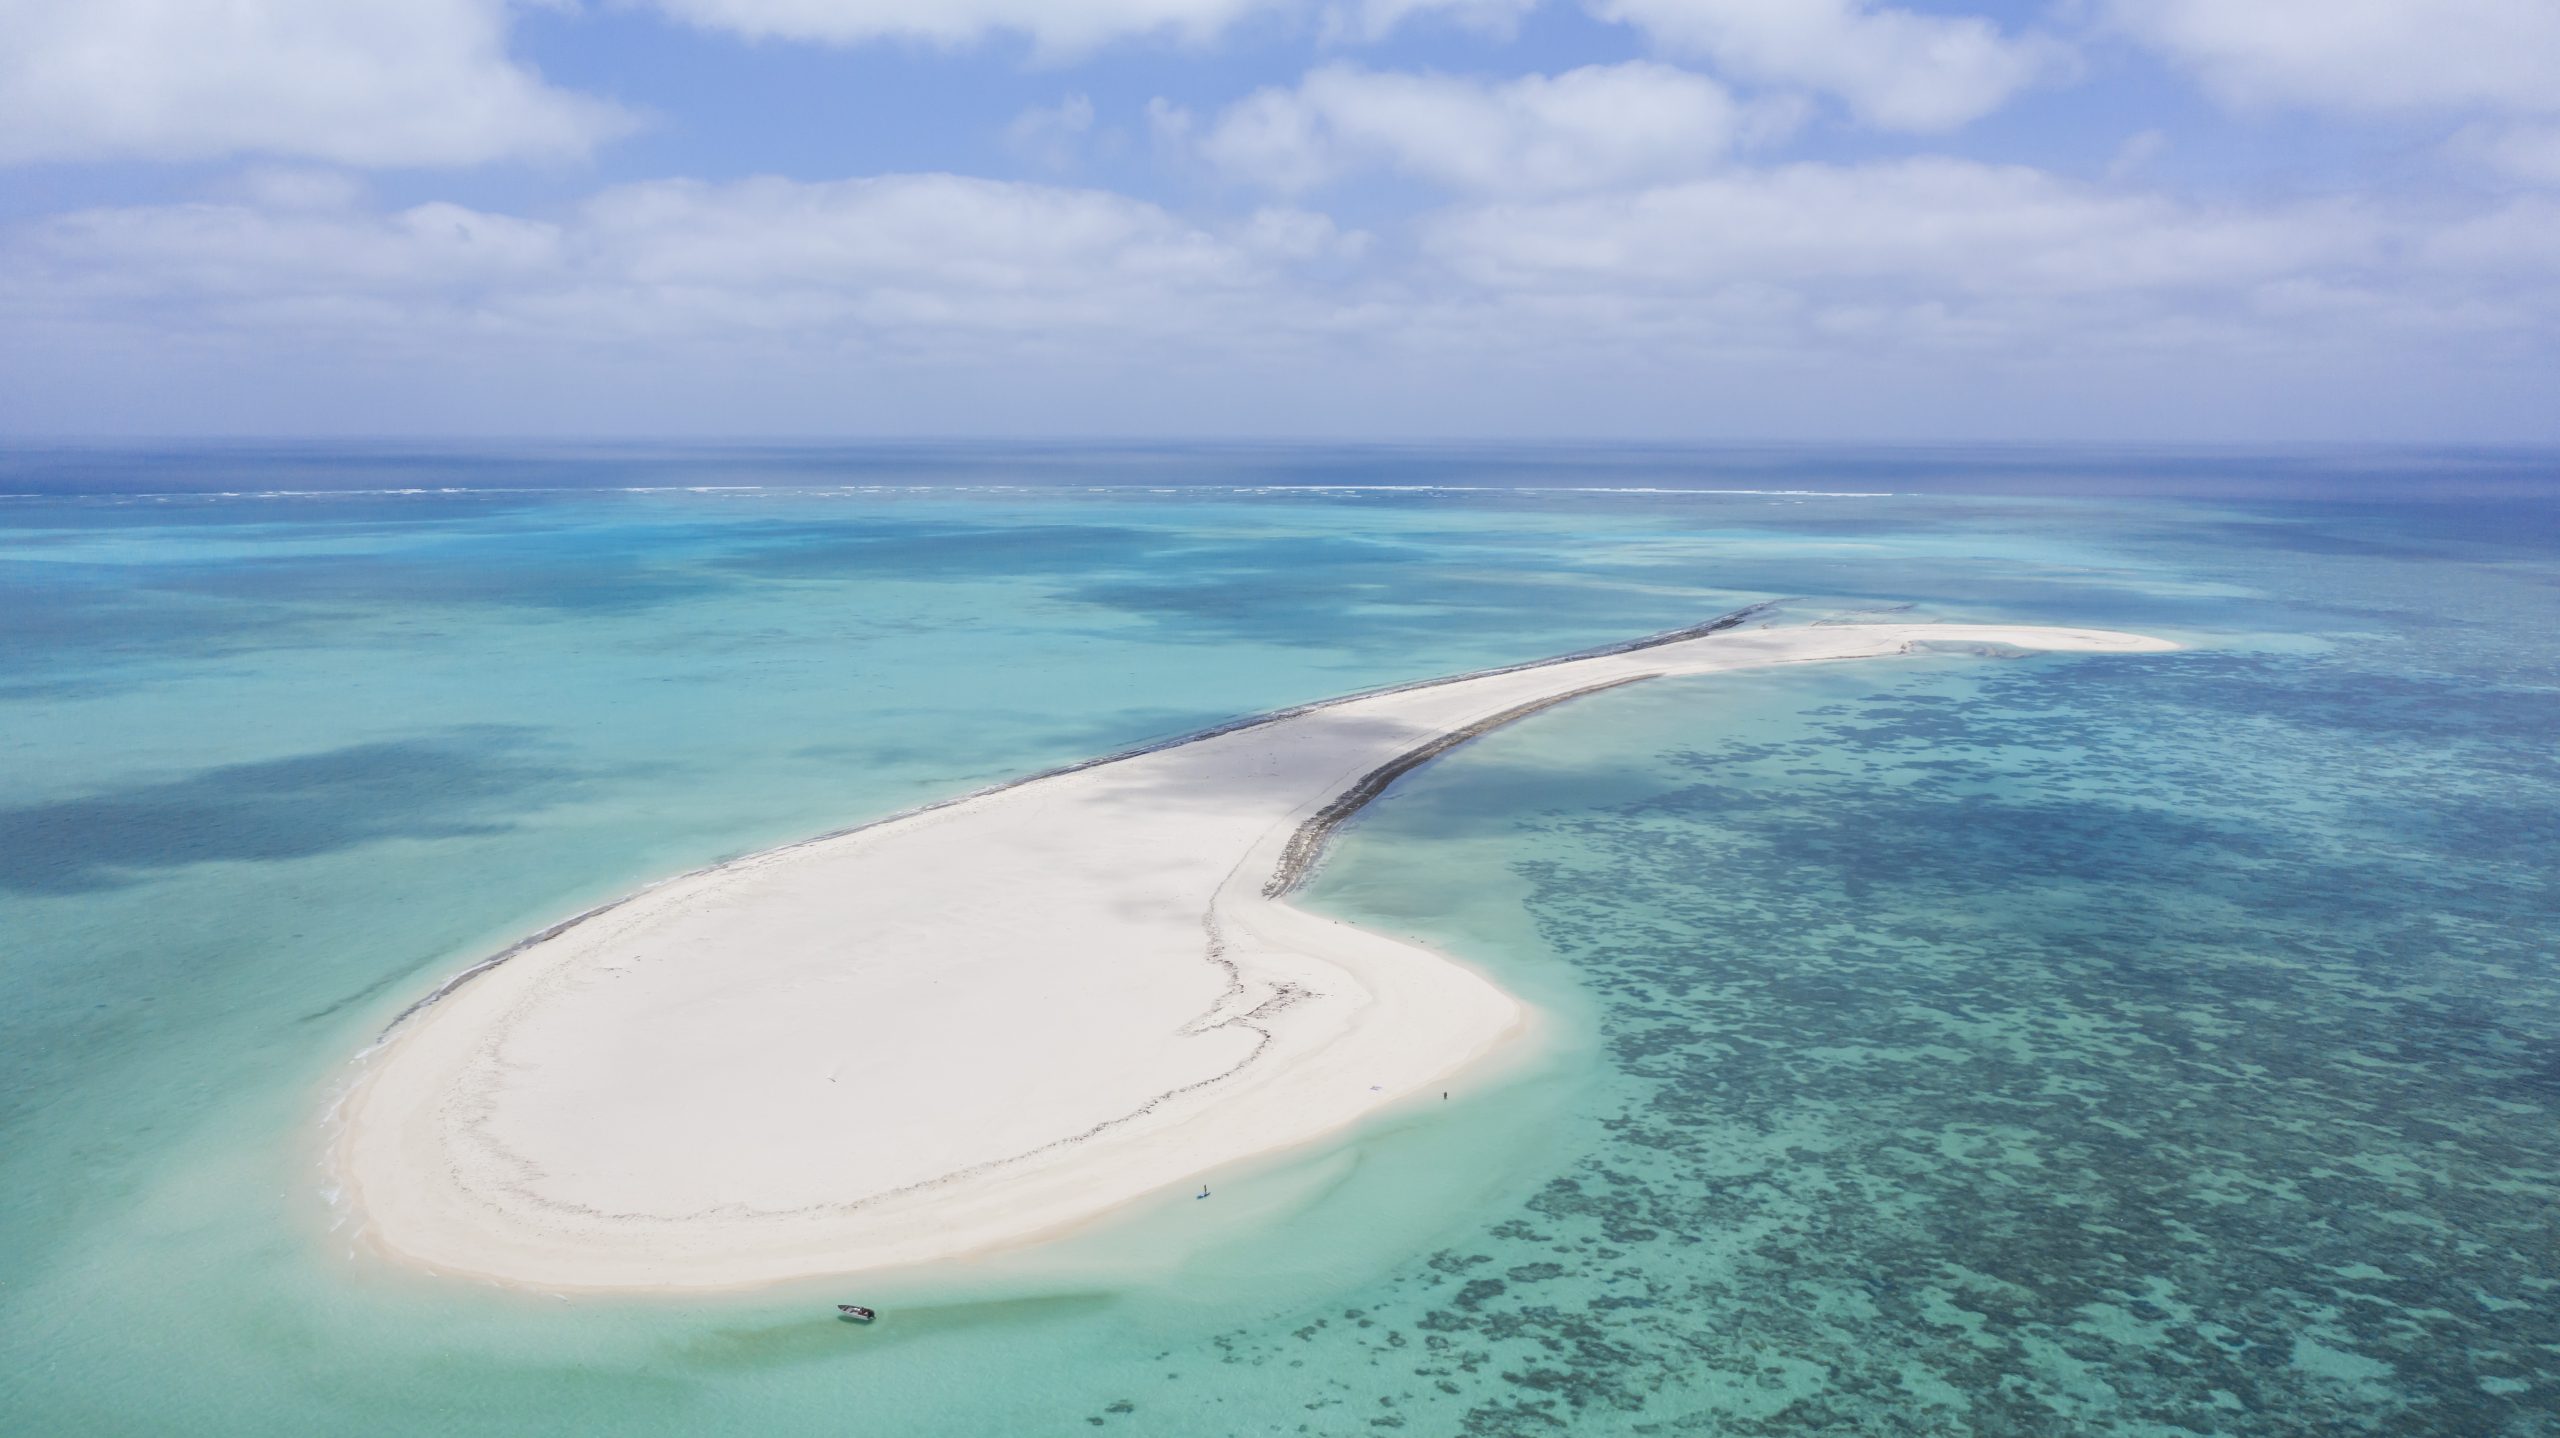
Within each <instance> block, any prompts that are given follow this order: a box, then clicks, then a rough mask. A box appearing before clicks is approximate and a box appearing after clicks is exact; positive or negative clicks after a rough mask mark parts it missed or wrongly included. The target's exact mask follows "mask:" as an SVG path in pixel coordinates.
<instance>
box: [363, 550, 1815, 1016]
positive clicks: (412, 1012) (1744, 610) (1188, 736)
mask: <svg viewBox="0 0 2560 1438" xmlns="http://www.w3.org/2000/svg"><path fill="white" fill-rule="evenodd" d="M1785 602H1786V601H1784V600H1780V599H1766V600H1762V601H1761V602H1759V603H1757V604H1746V605H1744V606H1742V607H1741V608H1740V609H1736V610H1733V611H1731V612H1729V613H1725V614H1720V615H1717V616H1716V617H1715V618H1713V619H1710V620H1707V621H1705V622H1703V623H1699V624H1692V625H1688V626H1685V627H1683V628H1679V629H1666V630H1663V631H1661V632H1659V633H1656V634H1648V635H1646V636H1645V637H1644V638H1642V639H1629V640H1625V641H1623V642H1621V643H1617V644H1604V645H1601V646H1600V647H1598V648H1596V649H1577V650H1575V651H1573V652H1572V653H1570V654H1559V655H1556V656H1554V657H1552V658H1548V659H1531V660H1526V661H1524V662H1522V663H1519V664H1505V665H1500V666H1497V667H1495V668H1492V669H1471V670H1469V671H1467V672H1466V673H1464V674H1453V675H1447V676H1443V677H1440V678H1436V679H1414V680H1409V681H1407V682H1405V683H1402V684H1389V685H1385V686H1383V687H1380V688H1376V689H1360V690H1355V691H1353V692H1352V693H1349V694H1343V695H1337V696H1336V697H1334V698H1331V699H1317V700H1313V701H1311V702H1309V703H1305V704H1292V705H1290V706H1289V707H1287V708H1285V709H1266V710H1263V711H1261V712H1260V713H1255V714H1247V715H1244V716H1243V717H1241V718H1236V719H1228V720H1224V721H1222V722H1220V723H1216V724H1212V725H1210V726H1209V727H1207V728H1205V729H1189V730H1185V731H1184V732H1182V733H1180V734H1175V735H1173V736H1171V737H1169V738H1164V739H1155V740H1150V741H1149V742H1147V743H1144V744H1139V745H1136V746H1134V747H1131V748H1127V749H1114V750H1112V751H1111V752H1110V753H1108V754H1102V755H1097V756H1096V757H1094V758H1091V759H1079V760H1077V761H1075V762H1074V763H1072V764H1060V765H1058V766H1056V767H1055V768H1050V769H1040V770H1035V771H1033V772H1032V773H1029V774H1025V775H1023V776H1022V777H1020V778H1018V779H1006V780H1003V781H1002V782H1000V783H995V784H989V785H987V786H986V787H984V788H980V789H972V790H970V791H969V792H967V793H965V794H955V795H953V796H952V797H950V798H948V799H936V800H934V801H933V802H931V803H929V804H918V805H915V806H914V807H912V808H906V809H900V810H898V811H896V812H895V813H890V814H884V815H882V816H881V817H879V818H877V819H866V820H864V821H863V822H861V823H859V824H849V825H847V826H845V827H844V828H841V829H829V830H828V831H826V832H825V833H823V834H812V835H810V836H809V837H808V838H805V839H793V840H791V841H789V842H788V843H782V844H776V845H774V846H773V847H771V848H769V849H755V850H751V851H749V852H747V853H744V854H738V855H734V856H732V857H730V858H726V859H715V860H713V861H712V862H711V863H708V864H705V865H703V866H702V867H700V868H698V869H687V870H685V871H684V872H683V873H681V874H677V875H675V876H674V877H672V878H667V879H661V880H658V881H657V882H655V883H650V884H644V885H642V886H640V887H639V888H637V889H634V890H632V891H631V892H630V893H627V894H623V895H620V896H619V897H616V898H612V899H607V900H606V901H604V902H603V903H601V904H598V905H596V906H595V907H593V908H589V909H581V910H579V911H578V912H577V913H574V914H571V915H570V916H569V917H567V918H565V919H562V920H561V921H560V922H558V923H556V924H553V925H551V926H550V927H548V928H545V929H542V930H540V931H538V932H536V933H532V934H528V935H526V936H525V937H524V938H521V939H518V940H516V941H515V942H514V943H512V944H509V945H507V946H506V947H505V948H503V949H500V950H499V951H498V952H496V953H494V954H491V955H489V956H488V957H487V958H484V959H480V960H478V961H476V962H474V963H472V964H471V965H469V966H468V967H466V968H464V969H463V970H462V971H461V972H459V973H457V974H455V975H454V976H453V977H451V978H449V979H446V980H445V981H444V982H443V983H440V984H438V985H436V986H435V987H434V988H433V989H430V990H428V991H427V993H426V994H424V995H423V996H421V997H420V998H418V999H417V1000H416V1001H414V1002H412V1003H411V1004H409V1006H408V1007H406V1008H403V1009H402V1010H400V1012H398V1013H396V1014H393V1015H392V1016H391V1021H390V1022H389V1023H386V1024H384V1025H383V1026H382V1032H381V1033H380V1034H379V1035H377V1036H376V1038H375V1040H374V1042H375V1044H376V1045H380V1044H382V1043H385V1042H388V1041H389V1039H390V1038H391V1036H392V1034H394V1033H395V1032H397V1031H398V1030H399V1028H400V1026H401V1025H402V1024H405V1023H407V1022H408V1021H409V1020H410V1019H411V1018H413V1017H415V1016H416V1015H417V1014H418V1013H419V1012H421V1011H422V1010H425V1009H427V1008H429V1007H432V1006H433V1005H434V1004H435V1002H436V1001H437V1000H439V999H442V998H444V997H445V996H446V995H448V994H450V993H452V992H453V991H454V990H456V989H459V988H461V987H462V986H463V985H464V984H467V983H469V982H471V981H472V980H473V979H476V978H478V977H479V976H480V975H482V974H484V973H487V972H488V971H489V970H491V969H494V968H496V967H497V966H498V965H500V964H503V963H505V962H506V961H507V960H509V959H512V958H514V957H515V956H516V955H518V954H520V953H523V952H524V951H525V950H527V949H530V948H532V947H533V946H534V945H536V944H539V943H542V942H544V941H546V940H549V939H553V938H557V937H558V936H560V935H561V934H563V933H566V932H567V931H568V930H570V929H572V928H575V927H576V926H578V925H580V924H583V923H585V922H586V921H587V920H589V919H593V918H596V917H598V916H600V915H603V914H607V913H611V912H612V911H613V910H615V909H618V908H621V907H622V906H623V905H625V904H628V903H630V902H632V901H633V900H635V899H639V898H641V897H643V896H645V895H647V894H648V893H649V892H650V891H651V890H653V889H659V888H663V887H665V886H666V885H668V884H672V883H677V882H679V881H682V880H685V879H691V878H696V877H699V876H701V875H704V874H716V873H718V872H720V871H721V870H723V869H727V868H730V867H732V866H734V865H738V864H744V863H750V862H753V861H754V860H757V859H761V858H765V857H766V856H768V855H772V854H787V853H789V852H791V851H792V850H794V849H805V848H807V847H809V846H810V845H812V844H823V843H826V842H828V841H829V840H831V839H841V838H845V837H846V836H848V835H852V834H859V833H862V832H863V831H865V830H867V829H877V828H880V827H882V826H884V825H888V824H895V823H897V822H899V821H900V820H903V819H912V818H914V817H916V816H917V815H919V814H930V813H932V812H933V811H935V810H937V809H948V808H950V807H952V806H953V805H955V804H966V803H968V802H969V801H971V800H973V799H983V798H986V797H988V796H989V795H993V794H1001V793H1004V792H1005V791H1006V790H1008V789H1019V788H1021V787H1022V786H1024V785H1026V784H1037V783H1039V782H1040V781H1041V780H1043V779H1055V778H1059V777H1061V776H1063V775H1067V774H1077V773H1082V772H1083V771H1085V770H1087V769H1098V768H1100V767H1102V766H1103V765H1105V764H1117V763H1119V762H1120V761H1122V760H1124V759H1143V758H1145V757H1146V756H1147V755H1149V754H1156V753H1161V752H1163V751H1164V750H1167V749H1179V748H1181V747H1182V746H1183V745H1185V744H1196V743H1198V742H1199V741H1201V740H1203V739H1216V738H1219V737H1220V736H1222V735H1227V734H1234V733H1238V732H1240V731H1242V730H1246V729H1253V728H1258V727H1260V726H1262V725H1264V724H1271V723H1276V722H1278V721H1280V720H1282V719H1294V718H1296V717H1297V716H1299V715H1301V714H1308V713H1313V712H1314V711H1316V710H1318V709H1330V708H1334V707H1336V706H1338V705H1343V704H1350V703H1354V702H1357V701H1359V700H1362V699H1374V698H1378V697H1381V696H1383V695H1388V694H1405V693H1410V692H1411V691H1413V690H1416V689H1433V688H1437V687H1439V686H1441V685H1443V684H1462V683H1464V682H1466V681H1467V680H1470V679H1483V678H1487V677H1490V676H1492V675H1496V674H1517V673H1520V672H1522V671H1524V670H1530V669H1544V668H1547V667H1549V666H1551V665H1556V664H1569V663H1571V662H1573V661H1574V660H1577V659H1599V658H1605V657H1607V656H1610V655H1614V654H1632V653H1635V652H1636V651H1638V650H1642V649H1652V648H1657V647H1659V646H1662V645H1665V644H1677V643H1680V642H1681V641H1683V640H1688V639H1697V638H1702V637H1704V636H1706V635H1709V634H1717V633H1721V632H1723V631H1725V630H1728V629H1734V628H1739V627H1740V626H1742V625H1743V624H1746V623H1749V622H1750V621H1751V620H1753V619H1757V618H1759V617H1760V616H1762V615H1764V614H1767V613H1768V612H1770V611H1771V610H1774V609H1776V608H1777V607H1778V606H1779V605H1781V604H1783V603H1785ZM1619 682H1622V683H1623V682H1628V681H1619ZM1594 687H1595V688H1614V687H1616V686H1615V685H1599V686H1594ZM1574 697H1577V696H1575V695H1570V694H1568V695H1563V696H1560V697H1558V698H1556V699H1552V700H1548V701H1546V702H1544V703H1541V704H1538V705H1536V706H1534V707H1535V708H1539V709H1544V708H1552V707H1553V706H1554V705H1557V704H1561V703H1563V702H1564V701H1565V700H1566V699H1571V698H1574ZM1527 717H1528V714H1527V713H1522V714H1518V715H1514V716H1512V718H1511V719H1504V720H1501V721H1500V722H1498V723H1488V724H1485V725H1481V726H1478V727H1477V728H1476V729H1474V730H1473V731H1471V732H1470V733H1468V734H1466V735H1463V736H1460V737H1458V738H1455V739H1452V740H1451V741H1449V742H1448V743H1446V744H1441V745H1439V746H1438V747H1434V748H1431V749H1430V752H1429V753H1426V754H1423V755H1421V756H1420V757H1419V758H1416V759H1414V760H1413V761H1412V762H1411V763H1409V764H1405V765H1403V766H1402V767H1400V768H1397V769H1396V770H1395V773H1394V774H1393V775H1390V776H1389V777H1388V778H1386V779H1385V780H1384V781H1382V782H1381V783H1380V784H1379V785H1378V787H1377V789H1376V790H1375V791H1373V792H1372V793H1371V794H1370V796H1369V798H1375V797H1376V796H1377V794H1378V793H1383V792H1385V790H1386V788H1387V787H1388V786H1389V785H1392V784H1393V783H1394V782H1395V779H1396V778H1397V777H1401V776H1402V775H1403V774H1405V773H1406V772H1408V771H1410V770H1412V769H1414V768H1417V767H1419V766H1420V765H1422V764H1424V763H1427V762H1429V761H1430V760H1431V759H1433V758H1437V757H1438V756H1439V755H1440V754H1442V753H1444V752H1446V751H1447V750H1448V749H1450V748H1454V747H1456V745H1457V744H1459V743H1462V742H1464V741H1465V740H1466V739H1471V738H1474V737H1476V735H1478V734H1483V733H1489V732H1491V731H1492V730H1494V729H1497V728H1500V727H1501V726H1502V724H1507V723H1510V722H1512V719H1525V718H1527ZM1368 802H1369V799H1366V798H1364V799H1362V800H1361V801H1360V803H1358V804H1354V805H1352V806H1351V808H1350V809H1347V810H1345V811H1343V813H1342V814H1340V815H1339V816H1337V817H1336V819H1335V820H1334V824H1339V823H1341V822H1343V821H1344V820H1347V819H1349V818H1350V817H1351V815H1352V814H1353V813H1354V812H1356V811H1357V810H1359V809H1360V808H1361V807H1363V806H1364V805H1366V804H1367V803H1368ZM1332 827H1333V825H1327V826H1326V829H1325V831H1324V832H1326V833H1329V832H1330V830H1331V829H1332ZM1322 861H1323V855H1322V853H1321V852H1314V853H1310V854H1309V855H1308V856H1307V861H1306V865H1305V867H1304V870H1303V872H1301V873H1300V875H1299V877H1298V879H1295V880H1292V881H1291V883H1290V884H1289V886H1288V887H1290V888H1295V887H1297V885H1298V883H1300V882H1303V881H1304V879H1305V878H1306V877H1308V876H1310V875H1312V874H1313V872H1314V866H1315V865H1316V864H1319V863H1321V862H1322ZM1272 897H1275V898H1276V897H1278V895H1277V894H1276V893H1275V894H1273V895H1272Z"/></svg>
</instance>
